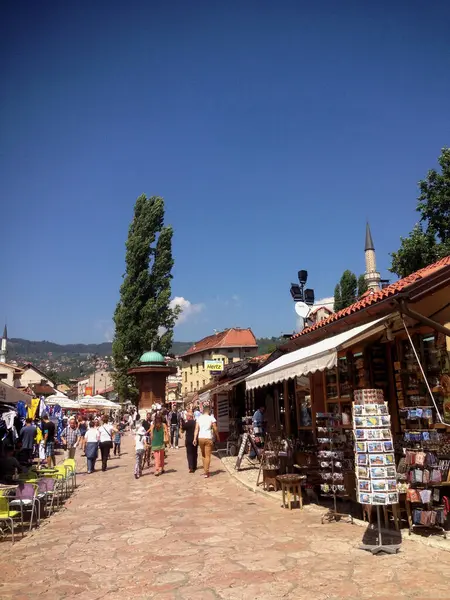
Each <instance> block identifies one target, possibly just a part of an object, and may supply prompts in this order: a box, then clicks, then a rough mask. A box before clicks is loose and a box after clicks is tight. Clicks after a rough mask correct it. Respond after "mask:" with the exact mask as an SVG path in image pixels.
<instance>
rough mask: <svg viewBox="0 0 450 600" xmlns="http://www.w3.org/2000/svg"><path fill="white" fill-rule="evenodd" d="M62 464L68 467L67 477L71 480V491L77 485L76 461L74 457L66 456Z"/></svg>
mask: <svg viewBox="0 0 450 600" xmlns="http://www.w3.org/2000/svg"><path fill="white" fill-rule="evenodd" d="M63 465H64V466H65V467H67V468H68V469H69V471H68V474H67V475H68V477H69V478H70V479H71V480H72V491H74V490H75V488H76V487H77V463H76V462H75V459H74V458H66V460H65V461H64V462H63Z"/></svg>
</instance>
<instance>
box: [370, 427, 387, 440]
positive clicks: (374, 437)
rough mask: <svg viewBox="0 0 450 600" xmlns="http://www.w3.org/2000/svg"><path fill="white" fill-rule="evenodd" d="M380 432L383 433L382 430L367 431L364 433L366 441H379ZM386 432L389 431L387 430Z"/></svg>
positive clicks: (380, 437)
mask: <svg viewBox="0 0 450 600" xmlns="http://www.w3.org/2000/svg"><path fill="white" fill-rule="evenodd" d="M382 431H384V429H367V430H366V432H365V433H366V435H367V439H368V440H381V439H382V434H381V432H382ZM387 431H389V429H388V430H387Z"/></svg>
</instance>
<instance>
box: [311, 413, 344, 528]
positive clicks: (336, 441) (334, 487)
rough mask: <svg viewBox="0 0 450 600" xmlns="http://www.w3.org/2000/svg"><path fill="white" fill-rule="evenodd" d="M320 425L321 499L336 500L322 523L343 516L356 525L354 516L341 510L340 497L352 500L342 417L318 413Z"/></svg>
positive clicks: (318, 443) (318, 436) (317, 423)
mask: <svg viewBox="0 0 450 600" xmlns="http://www.w3.org/2000/svg"><path fill="white" fill-rule="evenodd" d="M316 425H317V445H318V448H319V451H318V458H319V466H320V471H319V472H320V477H321V484H320V490H321V496H323V497H328V498H332V499H333V507H332V508H330V509H329V510H328V511H327V512H326V513H324V514H323V515H322V524H323V523H325V521H328V522H329V523H331V522H332V521H340V520H341V518H342V517H345V518H348V519H349V520H350V522H351V523H353V517H352V516H351V515H350V514H344V513H341V512H339V511H338V509H337V498H344V499H345V498H348V494H347V492H346V489H345V485H344V465H345V462H344V461H345V452H344V449H345V446H346V444H347V436H346V433H345V431H344V430H343V428H342V415H340V414H333V413H317V414H316Z"/></svg>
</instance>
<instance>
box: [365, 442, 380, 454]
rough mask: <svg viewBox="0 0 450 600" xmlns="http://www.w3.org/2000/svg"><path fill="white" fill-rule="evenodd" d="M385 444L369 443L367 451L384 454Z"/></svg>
mask: <svg viewBox="0 0 450 600" xmlns="http://www.w3.org/2000/svg"><path fill="white" fill-rule="evenodd" d="M383 450H384V448H383V442H368V443H367V451H368V452H383Z"/></svg>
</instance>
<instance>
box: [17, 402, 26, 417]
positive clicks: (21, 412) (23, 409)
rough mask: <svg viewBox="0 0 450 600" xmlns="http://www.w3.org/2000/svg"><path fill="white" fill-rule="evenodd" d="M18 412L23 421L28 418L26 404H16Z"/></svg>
mask: <svg viewBox="0 0 450 600" xmlns="http://www.w3.org/2000/svg"><path fill="white" fill-rule="evenodd" d="M16 411H17V414H18V415H19V417H20V418H21V419H25V418H26V416H27V407H26V404H25V402H22V400H19V402H18V403H17V404H16Z"/></svg>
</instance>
